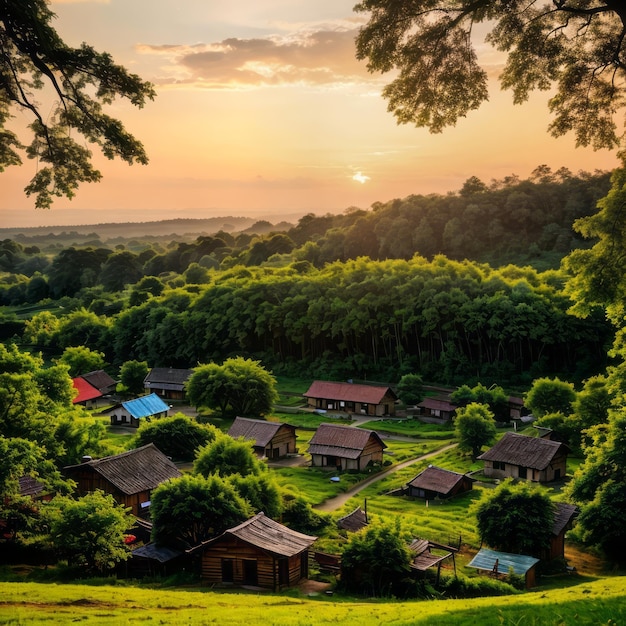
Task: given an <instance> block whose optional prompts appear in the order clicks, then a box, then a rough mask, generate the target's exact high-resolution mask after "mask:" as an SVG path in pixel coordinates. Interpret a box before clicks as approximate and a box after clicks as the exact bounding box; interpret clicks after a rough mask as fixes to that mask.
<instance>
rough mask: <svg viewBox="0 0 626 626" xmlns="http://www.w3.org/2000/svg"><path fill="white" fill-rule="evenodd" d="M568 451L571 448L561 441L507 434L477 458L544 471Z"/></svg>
mask: <svg viewBox="0 0 626 626" xmlns="http://www.w3.org/2000/svg"><path fill="white" fill-rule="evenodd" d="M568 451H569V448H568V447H567V446H566V445H565V444H564V443H560V442H559V441H551V440H549V439H542V438H541V437H527V436H526V435H518V434H516V433H511V432H506V433H504V436H503V437H502V439H500V441H498V442H497V443H496V444H495V445H494V446H493V447H492V448H491V449H489V450H487V452H483V454H481V455H480V456H479V457H477V458H478V459H480V460H481V461H499V462H501V463H509V464H510V465H519V466H521V467H529V468H532V469H537V470H544V469H546V467H548V465H550V463H551V462H552V460H553V459H554V457H555V456H557V455H558V454H560V453H561V452H566V453H567V452H568Z"/></svg>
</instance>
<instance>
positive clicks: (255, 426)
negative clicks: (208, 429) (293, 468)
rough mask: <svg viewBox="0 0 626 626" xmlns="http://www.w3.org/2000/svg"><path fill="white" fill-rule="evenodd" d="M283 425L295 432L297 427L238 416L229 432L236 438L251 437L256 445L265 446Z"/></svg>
mask: <svg viewBox="0 0 626 626" xmlns="http://www.w3.org/2000/svg"><path fill="white" fill-rule="evenodd" d="M282 427H287V428H289V429H293V430H294V432H295V428H294V427H293V426H290V425H289V424H281V423H280V422H268V421H266V420H255V419H250V418H247V417H236V418H235V421H234V422H233V424H232V426H231V427H230V429H229V430H228V434H229V435H230V436H231V437H234V438H235V439H236V438H238V437H243V438H244V439H251V440H252V441H254V445H255V446H256V447H263V448H264V447H265V446H267V444H268V443H269V442H270V441H271V440H272V439H273V438H274V436H275V435H276V433H277V432H278V431H279V430H280V429H281V428H282Z"/></svg>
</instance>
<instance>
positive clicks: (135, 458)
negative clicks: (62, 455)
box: [63, 443, 182, 517]
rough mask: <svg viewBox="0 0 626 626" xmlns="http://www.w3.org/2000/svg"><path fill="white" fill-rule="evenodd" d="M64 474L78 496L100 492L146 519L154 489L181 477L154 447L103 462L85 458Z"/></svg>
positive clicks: (113, 457) (168, 460)
mask: <svg viewBox="0 0 626 626" xmlns="http://www.w3.org/2000/svg"><path fill="white" fill-rule="evenodd" d="M63 471H64V473H65V475H66V476H68V478H71V479H72V480H74V481H76V484H77V491H78V494H79V495H81V496H82V495H85V494H87V493H90V492H92V491H96V490H97V489H101V490H102V491H104V492H105V493H110V494H111V495H112V496H113V498H115V501H116V502H118V503H119V504H123V505H124V506H127V507H130V509H131V513H132V514H133V515H135V516H137V517H143V516H145V515H147V513H148V511H149V506H150V497H151V494H152V490H153V489H155V488H156V487H158V486H159V485H160V484H161V483H162V482H165V481H166V480H169V479H170V478H179V477H180V476H182V474H181V472H180V471H179V469H178V468H177V467H176V465H174V463H172V461H170V459H168V458H167V457H166V456H165V455H164V454H163V453H162V452H161V451H160V450H159V449H158V448H157V447H156V446H155V445H154V444H153V443H149V444H147V445H145V446H142V447H141V448H136V449H135V450H129V451H128V452H122V454H116V455H113V456H107V457H104V458H102V459H97V460H92V459H91V458H86V459H85V461H84V462H83V463H80V464H78V465H70V466H68V467H65V468H64V470H63Z"/></svg>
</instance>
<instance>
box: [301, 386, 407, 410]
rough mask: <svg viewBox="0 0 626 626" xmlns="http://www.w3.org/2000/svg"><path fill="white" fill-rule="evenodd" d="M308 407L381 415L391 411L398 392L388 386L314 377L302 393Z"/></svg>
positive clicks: (394, 408) (394, 406)
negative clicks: (332, 380) (315, 378)
mask: <svg viewBox="0 0 626 626" xmlns="http://www.w3.org/2000/svg"><path fill="white" fill-rule="evenodd" d="M303 395H304V397H305V398H307V403H308V405H309V406H310V407H311V408H314V409H318V410H322V411H338V412H345V413H356V414H358V415H371V416H374V417H382V416H384V415H395V412H396V405H395V403H396V401H397V400H398V396H397V395H396V394H395V392H394V391H393V389H391V387H383V386H378V385H358V384H354V383H338V382H329V381H325V380H315V381H313V383H312V384H311V386H310V387H309V390H308V391H307V392H306V393H305V394H303Z"/></svg>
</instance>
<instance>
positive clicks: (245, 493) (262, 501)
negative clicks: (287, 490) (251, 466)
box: [229, 472, 283, 519]
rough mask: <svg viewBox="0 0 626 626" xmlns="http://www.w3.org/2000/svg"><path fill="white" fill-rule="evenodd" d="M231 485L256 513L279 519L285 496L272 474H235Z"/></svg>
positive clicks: (231, 477)
mask: <svg viewBox="0 0 626 626" xmlns="http://www.w3.org/2000/svg"><path fill="white" fill-rule="evenodd" d="M229 482H230V484H231V485H232V486H233V487H234V488H235V489H236V490H237V493H238V494H239V495H240V496H241V497H242V498H243V499H244V500H245V501H246V502H248V503H249V504H250V506H251V507H252V510H253V512H254V513H260V512H261V511H262V512H263V513H265V515H267V516H268V517H271V518H272V519H279V518H280V516H281V513H282V512H283V496H282V489H281V488H280V486H279V484H278V482H277V480H276V478H275V476H274V475H273V474H272V473H270V472H264V473H263V474H248V475H247V476H242V475H241V474H233V475H232V476H230V477H229Z"/></svg>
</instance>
